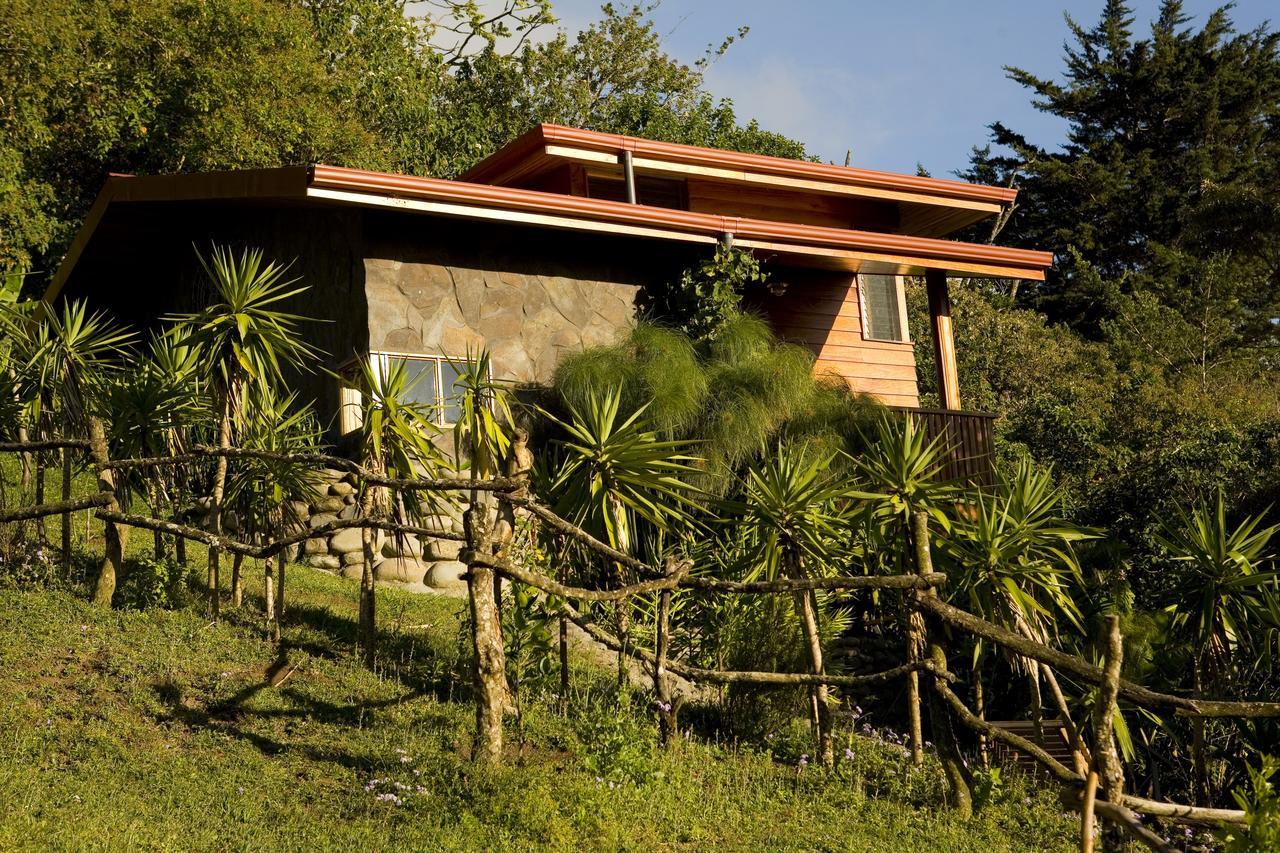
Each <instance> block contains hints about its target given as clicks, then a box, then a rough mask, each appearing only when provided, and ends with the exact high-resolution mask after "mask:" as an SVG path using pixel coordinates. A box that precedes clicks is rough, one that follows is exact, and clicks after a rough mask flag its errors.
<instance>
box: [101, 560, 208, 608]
mask: <svg viewBox="0 0 1280 853" xmlns="http://www.w3.org/2000/svg"><path fill="white" fill-rule="evenodd" d="M188 587H189V584H188V572H187V567H186V566H185V565H184V564H182V563H179V562H178V561H176V560H174V559H172V558H168V557H166V558H165V559H162V560H158V559H155V558H146V557H144V558H142V559H140V560H136V561H131V562H130V563H129V564H128V565H127V568H126V571H125V576H124V581H123V582H122V583H121V584H120V585H119V586H118V587H117V588H116V596H115V600H114V602H113V603H114V604H115V606H116V607H119V608H122V609H126V610H151V609H153V608H162V609H164V610H175V609H177V608H179V607H184V606H186V605H187V603H188V602H189V601H190V598H191V597H190V593H189V588H188Z"/></svg>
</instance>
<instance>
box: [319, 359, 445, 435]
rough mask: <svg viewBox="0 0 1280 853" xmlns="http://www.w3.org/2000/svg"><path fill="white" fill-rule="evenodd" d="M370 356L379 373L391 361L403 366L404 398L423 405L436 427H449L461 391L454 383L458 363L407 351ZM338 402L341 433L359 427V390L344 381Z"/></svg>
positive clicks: (360, 404) (360, 401) (360, 415)
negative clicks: (405, 392) (407, 387)
mask: <svg viewBox="0 0 1280 853" xmlns="http://www.w3.org/2000/svg"><path fill="white" fill-rule="evenodd" d="M371 358H372V360H373V363H374V364H375V365H376V367H377V369H378V370H381V371H383V375H385V372H386V370H387V368H388V367H389V366H390V365H391V364H393V363H400V364H403V365H404V368H405V374H406V375H405V384H406V385H407V386H409V391H408V393H407V394H405V398H406V399H408V400H410V401H412V402H415V403H418V404H420V405H422V406H423V407H425V408H427V409H428V410H429V411H430V412H431V420H432V421H433V422H435V423H437V424H439V425H440V426H453V424H454V423H455V422H456V421H457V420H458V415H459V414H460V412H461V409H460V405H461V399H460V398H461V394H462V392H461V391H460V390H459V389H458V388H457V387H456V386H457V380H458V375H459V373H460V372H461V371H460V370H459V367H460V366H461V365H460V364H455V363H454V362H451V361H450V360H449V358H448V357H447V356H433V355H410V354H407V353H372V354H371ZM459 361H460V360H459ZM344 375H345V373H344ZM339 403H340V407H341V408H340V415H339V421H340V425H341V429H342V432H343V433H344V434H345V433H349V432H352V431H354V430H357V429H359V428H360V426H361V424H362V417H363V415H362V412H363V410H362V400H361V395H360V392H359V391H358V390H356V389H355V388H354V387H353V386H352V385H350V384H346V383H344V384H343V386H342V389H341V393H340V400H339Z"/></svg>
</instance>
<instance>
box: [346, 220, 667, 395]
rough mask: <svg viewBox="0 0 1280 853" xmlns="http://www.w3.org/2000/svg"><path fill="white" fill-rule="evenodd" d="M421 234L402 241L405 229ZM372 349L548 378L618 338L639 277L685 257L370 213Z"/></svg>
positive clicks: (515, 376)
mask: <svg viewBox="0 0 1280 853" xmlns="http://www.w3.org/2000/svg"><path fill="white" fill-rule="evenodd" d="M413 225H416V226H417V228H418V229H422V228H424V227H429V228H430V232H429V233H424V232H423V231H422V230H418V231H417V232H416V233H414V234H412V235H411V234H407V233H406V229H407V228H409V227H410V226H413ZM365 239H366V249H367V251H366V255H365V292H366V294H367V298H368V312H369V348H370V349H371V350H374V351H381V352H400V353H421V354H425V355H447V356H454V357H457V356H462V355H465V354H466V352H467V348H468V347H469V346H470V347H476V346H480V345H484V346H488V348H489V350H490V352H491V354H492V356H493V370H494V376H495V378H498V379H505V380H510V381H514V382H519V383H538V382H545V381H546V380H548V379H550V378H551V374H552V372H553V371H554V370H555V366H556V364H557V363H558V362H559V359H560V358H561V356H562V355H564V354H565V353H566V352H574V351H577V350H580V349H582V348H584V347H589V346H595V345H598V344H608V343H612V342H614V341H616V340H617V339H618V337H619V336H620V335H621V334H622V333H624V332H625V331H626V330H627V329H628V328H629V327H630V326H631V325H632V324H633V323H634V322H635V317H636V296H637V294H638V292H639V290H640V288H641V287H642V286H643V285H644V283H645V282H647V281H652V280H654V279H656V278H658V277H660V276H672V275H678V273H679V270H680V269H681V268H682V267H683V266H685V265H687V264H688V263H689V262H690V260H689V258H688V257H687V250H684V252H685V253H684V254H682V253H681V250H679V249H673V248H671V247H670V246H669V245H668V246H662V245H657V244H654V243H652V242H641V241H635V240H632V241H630V242H626V243H620V242H619V241H618V239H617V238H605V237H600V236H598V235H597V236H592V235H584V234H575V233H567V232H558V231H552V230H548V229H532V228H517V227H511V226H501V225H494V224H489V223H475V222H464V221H450V220H424V219H419V220H413V219H412V218H409V217H398V218H390V217H384V218H378V217H376V216H372V215H371V218H370V219H369V220H368V221H367V222H366V229H365Z"/></svg>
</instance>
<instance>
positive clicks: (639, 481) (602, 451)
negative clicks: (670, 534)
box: [544, 388, 699, 572]
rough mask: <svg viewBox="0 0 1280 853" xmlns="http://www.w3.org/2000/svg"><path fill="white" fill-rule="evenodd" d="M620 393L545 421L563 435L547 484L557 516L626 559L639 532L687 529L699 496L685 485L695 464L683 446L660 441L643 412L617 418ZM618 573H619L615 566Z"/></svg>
mask: <svg viewBox="0 0 1280 853" xmlns="http://www.w3.org/2000/svg"><path fill="white" fill-rule="evenodd" d="M620 396H621V395H620V393H619V391H618V389H616V388H615V389H610V390H608V391H606V392H604V394H603V395H602V396H600V397H596V396H594V395H593V396H591V397H590V398H589V399H588V400H587V404H586V406H585V407H584V408H582V409H579V408H578V407H577V406H571V407H570V409H569V416H568V418H567V419H563V420H562V419H559V418H556V417H555V416H553V415H551V414H549V413H544V414H546V417H547V419H548V420H550V421H551V422H552V423H553V424H555V425H556V426H558V427H559V428H560V429H561V430H563V433H564V435H563V437H562V438H560V439H558V440H557V441H556V446H557V447H558V448H559V450H560V452H561V463H560V466H559V468H558V471H557V473H556V476H555V479H554V480H553V482H552V484H551V491H552V495H553V497H554V500H555V505H556V507H557V510H558V511H559V512H560V514H561V515H563V516H565V517H566V518H568V519H570V520H571V521H573V522H574V523H575V524H577V525H578V526H580V527H582V528H584V529H586V530H587V531H589V532H590V533H592V534H593V535H595V536H597V537H598V538H600V539H601V540H603V541H605V542H607V543H609V545H611V546H613V547H614V548H616V549H617V550H619V551H622V552H624V553H628V554H630V553H633V552H634V551H635V549H636V545H637V540H638V534H639V532H640V531H639V528H640V526H641V525H645V524H647V525H650V526H652V527H653V528H654V529H656V530H660V531H666V530H670V529H671V528H672V527H673V526H675V525H678V524H687V523H691V522H692V515H691V510H692V508H693V507H694V506H695V505H696V500H697V497H698V495H699V492H698V490H697V489H696V487H694V486H693V485H692V484H691V482H690V479H691V478H692V477H693V476H694V475H696V473H697V471H696V469H695V468H694V467H693V466H694V464H695V463H696V462H697V461H698V458H697V457H696V456H693V455H690V453H689V451H690V449H691V444H690V442H687V441H679V440H666V439H662V438H660V437H659V436H658V434H657V432H655V431H654V430H653V429H652V427H651V426H649V424H648V423H647V422H646V421H645V420H644V413H645V408H646V407H645V406H642V407H641V408H639V409H638V410H636V411H635V412H632V413H631V414H630V415H626V416H622V415H621V414H620V412H619V402H620ZM617 569H618V571H619V572H622V567H621V566H619V567H617Z"/></svg>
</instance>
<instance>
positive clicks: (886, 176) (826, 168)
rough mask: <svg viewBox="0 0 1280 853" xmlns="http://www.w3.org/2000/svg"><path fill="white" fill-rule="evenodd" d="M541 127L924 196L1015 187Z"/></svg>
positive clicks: (577, 141) (588, 143) (999, 195)
mask: <svg viewBox="0 0 1280 853" xmlns="http://www.w3.org/2000/svg"><path fill="white" fill-rule="evenodd" d="M541 130H542V138H543V140H544V144H556V145H564V146H572V147H577V148H590V149H596V150H603V151H620V150H629V151H631V152H632V153H633V154H634V155H635V156H637V157H641V158H649V159H656V160H662V161H664V162H677V163H687V164H691V165H707V166H713V167H721V168H732V169H741V170H743V171H751V172H758V173H762V174H778V175H789V176H795V177H807V178H812V179H817V180H824V181H831V182H833V183H844V184H858V185H862V186H867V187H881V188H885V189H891V190H900V191H906V192H918V193H921V194H925V195H930V196H948V197H953V198H966V199H972V200H978V201H986V202H991V203H995V204H1005V203H1008V202H1011V201H1013V200H1014V199H1015V198H1016V197H1017V194H1018V191H1017V190H1016V189H1013V188H1011V187H993V186H988V185H985V184H971V183H967V182H965V181H951V180H944V179H942V178H931V177H924V176H922V175H907V174H900V173H897V172H881V171H876V170H872V169H857V168H852V167H849V166H834V165H830V164H827V163H812V162H808V161H805V160H789V159H787V158H784V157H768V156H765V155H762V154H746V153H743V152H739V151H726V150H722V149H718V148H702V147H699V146H696V145H680V144H677V143H674V142H656V141H654V140H650V139H640V138H637V137H632V136H619V135H616V134H611V133H597V132H595V131H589V130H580V129H578V128H573V127H562V126H560V125H542V126H541ZM529 136H530V134H526V135H525V136H524V137H521V138H520V140H518V142H520V143H521V145H522V147H527V146H528V145H529V142H528V137H529Z"/></svg>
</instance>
